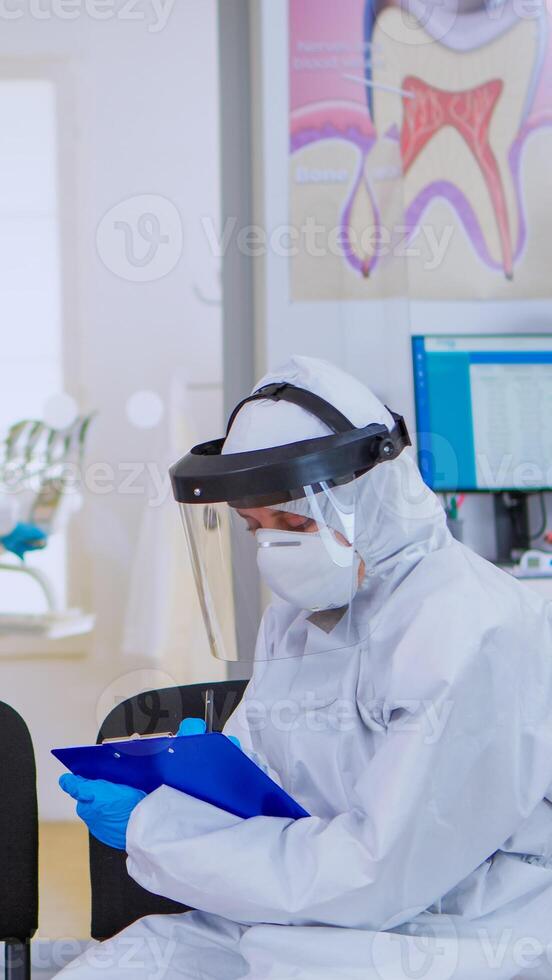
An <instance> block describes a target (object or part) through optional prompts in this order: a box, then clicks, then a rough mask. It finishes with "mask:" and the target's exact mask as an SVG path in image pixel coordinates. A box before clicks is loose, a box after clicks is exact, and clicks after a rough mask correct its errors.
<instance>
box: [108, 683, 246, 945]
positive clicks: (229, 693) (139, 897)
mask: <svg viewBox="0 0 552 980" xmlns="http://www.w3.org/2000/svg"><path fill="white" fill-rule="evenodd" d="M246 686H247V681H239V680H232V681H222V682H219V683H217V684H191V685H188V686H185V687H169V688H165V689H164V690H161V691H147V692H146V693H144V694H138V695H137V696H136V697H133V698H130V699H129V700H128V701H124V702H122V703H121V704H119V705H117V707H116V708H114V709H113V711H112V712H111V713H110V714H109V715H108V717H107V718H106V720H105V721H104V723H103V725H102V727H101V729H100V732H99V735H98V742H101V741H103V739H104V738H125V737H127V736H128V735H132V734H133V733H134V732H138V734H139V735H154V734H156V733H159V734H160V733H162V732H175V731H176V730H177V728H178V726H179V724H180V722H181V721H182V719H183V718H202V717H203V714H204V710H205V691H206V690H208V689H211V690H213V692H214V723H213V729H214V730H215V731H220V730H221V729H222V728H223V726H224V725H225V723H226V721H227V720H228V718H229V717H230V715H231V714H232V712H233V711H234V709H235V708H236V707H237V705H238V704H239V703H240V701H241V699H242V697H243V693H244V691H245V688H246ZM90 882H91V887H92V925H91V934H92V937H93V939H100V940H104V939H109V938H110V937H111V936H114V935H115V934H116V933H118V932H120V931H121V929H125V928H126V927H127V926H129V925H131V924H132V923H133V922H136V920H137V919H141V918H143V916H145V915H169V914H174V913H178V912H188V911H189V909H188V908H187V907H186V906H184V905H179V904H178V903H177V902H171V901H170V900H169V899H166V898H160V897H159V896H158V895H152V893H151V892H148V891H146V890H145V889H144V888H142V887H141V886H140V885H137V884H136V882H135V881H133V879H132V878H131V877H130V876H129V875H128V873H127V870H126V854H124V853H123V852H122V851H116V850H113V849H112V848H110V847H106V846H105V845H104V844H101V843H100V842H99V841H97V840H96V839H95V838H94V837H92V836H90Z"/></svg>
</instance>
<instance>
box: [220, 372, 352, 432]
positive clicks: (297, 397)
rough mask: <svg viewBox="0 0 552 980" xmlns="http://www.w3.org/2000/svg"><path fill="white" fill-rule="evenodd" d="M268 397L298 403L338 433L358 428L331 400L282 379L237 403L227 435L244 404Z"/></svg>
mask: <svg viewBox="0 0 552 980" xmlns="http://www.w3.org/2000/svg"><path fill="white" fill-rule="evenodd" d="M266 398H269V399H271V400H272V401H275V402H280V401H282V402H291V404H292V405H298V406H299V408H303V409H304V410H305V411H306V412H309V413H310V414H311V415H314V416H315V417H316V418H317V419H320V421H321V422H324V424H325V425H327V426H328V429H331V431H332V432H335V433H336V434H337V433H338V432H350V431H351V429H355V428H356V426H354V425H353V423H352V422H349V419H348V418H346V417H345V415H343V414H342V412H340V411H339V410H338V409H337V408H335V406H334V405H331V404H330V402H327V401H326V400H325V399H324V398H321V397H320V395H315V393H314V392H313V391H307V389H306V388H296V387H295V385H292V384H289V382H287V381H282V382H280V383H279V384H278V383H276V384H270V385H265V386H264V388H259V389H258V390H257V391H256V392H255V393H254V394H253V395H249V398H244V399H243V401H241V402H240V403H239V405H236V407H235V409H234V411H233V412H232V414H231V416H230V418H229V420H228V426H227V428H226V437H227V438H228V435H229V433H230V429H231V428H232V426H233V424H234V421H235V419H236V415H238V414H239V412H241V410H242V408H243V407H244V405H247V404H248V403H249V402H256V401H262V400H264V399H266Z"/></svg>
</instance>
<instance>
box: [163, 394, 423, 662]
mask: <svg viewBox="0 0 552 980" xmlns="http://www.w3.org/2000/svg"><path fill="white" fill-rule="evenodd" d="M270 389H271V390H270V391H266V390H265V389H263V390H262V392H261V393H259V395H258V396H257V397H263V398H266V397H269V398H275V399H277V398H279V397H287V400H290V401H291V400H292V399H293V400H294V401H296V403H297V404H301V405H302V406H303V407H307V403H308V410H309V411H313V413H314V410H315V409H316V413H317V414H318V415H319V417H322V418H323V420H324V421H325V422H327V424H328V425H329V427H330V428H333V430H334V433H335V434H334V435H330V436H327V437H322V438H318V439H312V440H308V441H306V442H302V443H291V444H289V445H287V446H278V447H275V448H273V449H267V450H258V451H254V452H247V453H236V454H229V455H223V454H222V447H223V445H224V440H223V439H222V440H218V441H216V442H212V443H205V444H203V445H202V446H198V447H196V448H195V449H193V450H192V452H191V453H189V454H188V456H186V457H184V459H182V460H180V462H179V463H177V464H176V465H175V466H174V467H172V469H171V478H172V484H173V490H174V494H175V497H176V500H177V501H178V502H179V504H180V509H181V514H182V518H183V523H184V529H185V532H186V538H187V542H188V548H189V553H190V558H191V562H192V567H193V572H194V577H195V583H196V587H197V591H198V595H199V600H200V605H201V610H202V613H203V618H204V621H205V626H206V628H207V632H208V636H209V641H210V646H211V651H212V653H213V654H214V655H215V656H216V657H218V658H220V659H223V660H229V661H238V662H239V661H241V660H243V661H245V662H251V660H253V659H255V658H257V659H262V658H264V657H266V658H269V659H273V658H282V657H289V656H297V655H298V654H303V653H309V652H313V653H314V652H318V651H320V652H321V651H326V652H328V651H331V650H337V649H341V648H344V647H347V646H350V645H351V644H352V643H354V642H356V641H357V640H358V627H357V622H356V619H357V618H358V617H356V612H357V607H358V601H355V600H356V599H357V596H358V594H359V592H360V591H361V590H362V584H363V581H364V574H365V569H364V563H363V560H362V555H361V554H360V552H359V550H358V541H357V536H358V481H357V479H356V478H357V477H358V476H360V475H361V474H363V473H365V472H367V471H368V470H370V469H372V468H373V467H374V466H376V465H378V464H379V463H382V462H385V461H386V460H388V459H393V458H395V457H396V456H397V455H399V453H400V452H401V451H402V449H403V448H404V447H405V446H406V445H409V442H410V440H409V438H408V433H407V431H406V427H405V425H404V421H403V420H402V419H401V418H400V417H399V416H394V418H395V426H394V428H393V429H392V430H391V431H389V430H388V429H387V427H386V426H384V425H380V424H374V425H369V426H367V427H365V428H364V429H356V428H355V427H354V426H352V425H351V423H350V422H348V420H347V419H344V418H343V416H339V413H338V412H337V411H336V410H335V409H334V408H333V407H332V406H329V405H328V404H327V403H325V402H323V400H322V399H317V396H313V395H312V394H311V393H309V392H303V391H302V389H294V388H293V386H292V385H285V384H284V385H280V386H277V385H276V386H270ZM253 397H255V396H253ZM305 399H306V401H305ZM315 402H317V403H318V404H315ZM240 407H241V406H238V410H239V408H240ZM332 413H333V414H332ZM231 424H232V419H231V420H230V425H231ZM309 474H310V475H311V479H308V476H309ZM271 603H274V604H275V605H276V606H277V607H278V615H279V617H280V619H279V622H280V623H281V624H284V623H285V624H286V625H287V626H288V627H289V629H287V630H285V636H282V637H279V638H278V642H276V643H274V644H271V643H268V644H264V643H259V644H257V643H256V641H257V635H258V632H259V626H260V623H261V619H262V616H263V614H264V611H265V610H266V608H267V606H268V605H270V604H271Z"/></svg>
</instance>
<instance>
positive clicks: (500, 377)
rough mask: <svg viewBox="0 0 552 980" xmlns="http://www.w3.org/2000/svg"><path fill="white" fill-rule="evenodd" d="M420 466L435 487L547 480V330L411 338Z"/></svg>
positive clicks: (550, 341)
mask: <svg viewBox="0 0 552 980" xmlns="http://www.w3.org/2000/svg"><path fill="white" fill-rule="evenodd" d="M412 344H413V365H414V380H415V395H416V415H417V429H418V453H419V465H420V469H421V472H422V475H423V478H424V480H425V481H426V483H427V484H428V485H429V486H430V487H432V489H434V490H437V491H455V490H465V491H470V490H493V491H496V490H531V489H546V488H549V487H550V486H551V485H552V336H550V335H546V334H541V335H538V336H530V335H520V336H515V335H509V336H498V335H494V336H479V337H478V336H460V335H458V336H444V335H435V336H417V337H413V339H412Z"/></svg>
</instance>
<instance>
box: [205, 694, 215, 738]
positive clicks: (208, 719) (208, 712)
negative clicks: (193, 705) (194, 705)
mask: <svg viewBox="0 0 552 980" xmlns="http://www.w3.org/2000/svg"><path fill="white" fill-rule="evenodd" d="M204 697H205V726H206V732H207V734H208V735H210V734H211V732H212V731H213V720H214V715H215V692H214V691H213V689H212V687H209V688H208V689H207V690H206V691H205V695H204Z"/></svg>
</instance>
